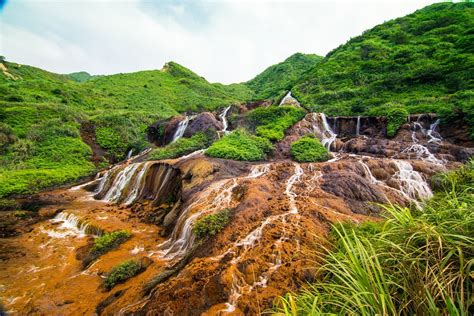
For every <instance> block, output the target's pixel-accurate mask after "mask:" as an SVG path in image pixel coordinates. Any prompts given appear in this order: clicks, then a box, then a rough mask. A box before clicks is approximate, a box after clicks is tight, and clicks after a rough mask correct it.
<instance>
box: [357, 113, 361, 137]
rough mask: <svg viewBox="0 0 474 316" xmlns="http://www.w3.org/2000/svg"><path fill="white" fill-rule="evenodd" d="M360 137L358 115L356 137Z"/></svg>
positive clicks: (358, 118)
mask: <svg viewBox="0 0 474 316" xmlns="http://www.w3.org/2000/svg"><path fill="white" fill-rule="evenodd" d="M359 135H360V115H359V116H357V126H356V136H359Z"/></svg>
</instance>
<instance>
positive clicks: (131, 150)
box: [125, 149, 133, 160]
mask: <svg viewBox="0 0 474 316" xmlns="http://www.w3.org/2000/svg"><path fill="white" fill-rule="evenodd" d="M132 154H133V149H130V150H129V151H128V153H127V158H125V160H129V159H130V158H132Z"/></svg>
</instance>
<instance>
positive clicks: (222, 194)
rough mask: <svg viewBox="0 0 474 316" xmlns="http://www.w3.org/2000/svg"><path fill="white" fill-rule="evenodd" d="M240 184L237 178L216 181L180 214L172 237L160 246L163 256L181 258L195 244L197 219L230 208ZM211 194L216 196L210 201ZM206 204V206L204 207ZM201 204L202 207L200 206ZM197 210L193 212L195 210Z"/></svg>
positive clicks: (171, 258)
mask: <svg viewBox="0 0 474 316" xmlns="http://www.w3.org/2000/svg"><path fill="white" fill-rule="evenodd" d="M237 185H238V183H237V180H236V179H228V180H223V181H219V182H217V183H214V184H213V185H211V186H210V187H208V188H206V190H205V191H204V192H202V194H201V195H199V197H198V198H197V199H196V200H195V201H194V202H193V203H191V204H190V205H189V206H188V207H187V208H186V209H185V210H184V211H183V212H182V213H181V215H180V216H179V218H178V220H177V222H176V225H175V227H174V229H173V232H172V233H171V237H170V238H169V239H168V240H167V241H165V242H164V243H162V244H160V245H159V246H158V249H159V254H160V256H161V257H163V258H166V259H170V260H174V259H176V258H181V257H182V256H183V255H184V254H186V252H187V251H188V250H189V249H191V247H192V246H193V245H194V240H195V236H194V233H193V231H192V229H193V225H194V223H195V221H196V220H197V219H199V218H200V217H201V216H203V215H205V214H211V213H213V212H215V211H218V210H223V209H225V208H228V207H229V206H230V205H231V202H232V191H233V189H234V188H235V187H236V186H237ZM211 195H214V198H213V199H212V200H211V201H212V202H211V203H210V204H207V203H209V199H210V198H211ZM203 204H206V208H204V207H202V205H203ZM200 206H201V207H200ZM195 209H198V211H197V212H195V213H194V214H191V213H192V211H193V210H195Z"/></svg>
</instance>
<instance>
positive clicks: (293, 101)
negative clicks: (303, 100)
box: [279, 91, 300, 105]
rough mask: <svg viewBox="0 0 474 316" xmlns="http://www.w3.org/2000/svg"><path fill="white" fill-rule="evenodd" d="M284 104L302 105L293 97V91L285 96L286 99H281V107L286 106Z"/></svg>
mask: <svg viewBox="0 0 474 316" xmlns="http://www.w3.org/2000/svg"><path fill="white" fill-rule="evenodd" d="M284 104H296V105H300V103H299V102H298V100H296V99H295V98H294V97H293V96H292V95H291V91H288V93H287V94H286V95H285V97H284V98H283V99H281V101H280V104H279V105H284Z"/></svg>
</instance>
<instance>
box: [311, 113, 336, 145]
mask: <svg viewBox="0 0 474 316" xmlns="http://www.w3.org/2000/svg"><path fill="white" fill-rule="evenodd" d="M312 115H313V124H312V128H313V132H314V133H315V134H316V136H318V137H320V138H321V143H322V144H323V145H324V147H326V148H327V149H328V150H330V149H331V146H332V144H333V143H334V141H335V140H336V137H337V134H336V133H334V132H333V130H332V129H331V128H330V127H329V124H328V120H327V117H326V115H325V114H324V113H313V114H312ZM315 123H316V124H315Z"/></svg>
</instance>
